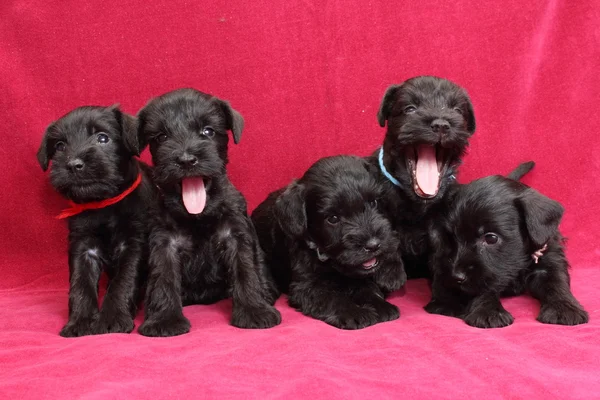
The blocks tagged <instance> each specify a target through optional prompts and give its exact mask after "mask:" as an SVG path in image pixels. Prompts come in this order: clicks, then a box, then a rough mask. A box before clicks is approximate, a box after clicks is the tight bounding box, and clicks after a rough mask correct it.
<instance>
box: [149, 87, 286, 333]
mask: <svg viewBox="0 0 600 400" xmlns="http://www.w3.org/2000/svg"><path fill="white" fill-rule="evenodd" d="M139 122H140V130H139V133H140V143H141V144H142V146H141V147H142V148H143V147H144V146H145V145H146V144H147V143H149V144H150V152H151V153H152V160H153V162H154V166H155V168H154V176H155V179H156V183H157V184H158V186H159V187H160V189H161V192H162V210H161V215H160V218H158V219H157V221H156V225H155V227H154V228H153V230H152V233H151V240H150V248H151V252H150V262H149V263H150V277H149V282H148V293H147V297H146V304H145V307H146V319H145V321H144V323H143V324H142V326H140V328H139V332H140V333H141V334H142V335H146V336H174V335H180V334H183V333H186V332H188V331H189V329H190V322H189V320H188V319H187V318H186V317H185V316H184V315H183V310H182V306H185V305H189V304H210V303H215V302H217V301H219V300H221V299H224V298H226V297H232V298H233V315H232V318H231V324H232V325H234V326H237V327H240V328H269V327H272V326H275V325H277V324H279V323H280V321H281V316H280V314H279V312H278V311H277V310H276V309H275V308H274V307H273V305H272V304H273V303H274V302H275V299H276V298H277V295H278V293H277V291H276V288H275V286H274V284H273V282H272V281H271V280H269V279H268V271H267V269H266V267H265V265H264V260H263V255H262V252H261V250H260V246H259V244H258V239H257V237H256V231H255V230H254V226H253V225H252V222H251V221H250V218H249V217H248V215H247V211H246V201H245V199H244V197H243V196H242V194H241V193H240V192H238V191H237V190H236V188H235V187H234V186H233V185H232V184H231V182H230V181H229V178H228V177H227V172H226V168H225V166H226V164H227V145H228V141H229V137H228V134H227V131H228V130H231V131H232V132H233V139H234V142H235V143H238V142H239V140H240V137H241V134H242V128H243V123H244V121H243V119H242V116H241V115H240V114H239V113H238V112H237V111H235V110H233V109H232V108H231V107H230V106H229V104H228V103H227V102H225V101H222V100H219V99H218V98H216V97H213V96H210V95H207V94H204V93H201V92H199V91H197V90H194V89H180V90H176V91H173V92H170V93H167V94H165V95H163V96H160V97H157V98H155V99H153V100H151V101H150V102H149V103H148V104H147V105H146V106H145V107H144V108H143V109H142V110H141V111H140V113H139Z"/></svg>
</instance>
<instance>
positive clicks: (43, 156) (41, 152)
mask: <svg viewBox="0 0 600 400" xmlns="http://www.w3.org/2000/svg"><path fill="white" fill-rule="evenodd" d="M53 126H54V122H53V123H51V124H50V126H48V128H46V131H45V132H44V137H43V138H42V143H41V144H40V148H39V149H38V151H37V159H38V162H39V163H40V167H42V170H43V171H47V170H48V164H49V163H50V158H51V156H52V155H51V154H50V152H49V149H48V131H49V130H50V128H52V127H53Z"/></svg>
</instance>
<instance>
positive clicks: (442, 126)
mask: <svg viewBox="0 0 600 400" xmlns="http://www.w3.org/2000/svg"><path fill="white" fill-rule="evenodd" d="M431 130H433V131H434V132H440V133H446V132H448V131H449V130H450V123H449V122H448V121H446V120H445V119H441V118H438V119H436V120H434V121H433V122H432V123H431Z"/></svg>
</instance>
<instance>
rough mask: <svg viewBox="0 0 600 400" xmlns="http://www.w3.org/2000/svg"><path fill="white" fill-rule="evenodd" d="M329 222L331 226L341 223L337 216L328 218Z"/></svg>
mask: <svg viewBox="0 0 600 400" xmlns="http://www.w3.org/2000/svg"><path fill="white" fill-rule="evenodd" d="M327 222H329V223H330V224H331V225H335V224H337V223H338V222H340V218H339V217H338V216H337V215H331V216H329V217H327Z"/></svg>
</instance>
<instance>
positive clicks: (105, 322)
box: [94, 312, 135, 334]
mask: <svg viewBox="0 0 600 400" xmlns="http://www.w3.org/2000/svg"><path fill="white" fill-rule="evenodd" d="M133 328H135V325H134V323H133V319H132V318H131V317H130V316H129V315H115V314H111V315H108V314H106V313H102V312H101V313H100V318H99V319H98V321H97V322H96V324H95V328H94V330H95V333H97V334H105V333H130V332H131V331H133Z"/></svg>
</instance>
